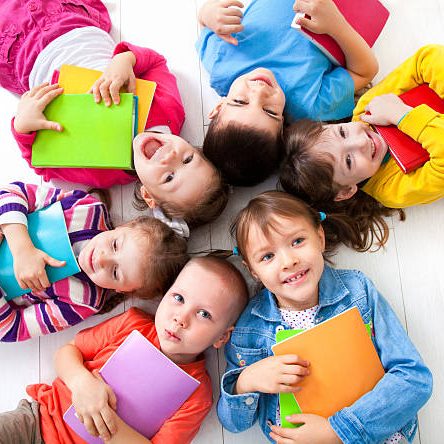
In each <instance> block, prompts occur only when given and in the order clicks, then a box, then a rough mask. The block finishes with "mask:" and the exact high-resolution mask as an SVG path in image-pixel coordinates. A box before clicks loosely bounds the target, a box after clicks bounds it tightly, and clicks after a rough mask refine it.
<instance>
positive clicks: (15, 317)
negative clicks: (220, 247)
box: [0, 182, 187, 342]
mask: <svg viewBox="0 0 444 444" xmlns="http://www.w3.org/2000/svg"><path fill="white" fill-rule="evenodd" d="M58 201H60V202H61V205H62V208H63V213H64V217H65V222H66V226H67V230H68V235H69V239H70V242H71V245H72V249H73V252H74V254H75V256H76V257H77V259H78V263H79V266H80V268H81V271H80V273H77V274H75V275H73V276H71V277H68V278H65V279H62V280H60V281H58V282H54V283H52V284H50V283H49V281H48V278H47V276H46V272H45V265H47V264H48V265H51V266H53V267H61V266H63V265H64V262H62V261H59V260H56V259H55V258H52V257H50V256H48V255H47V254H46V253H45V252H43V251H41V250H39V249H37V248H35V247H34V245H33V243H32V241H31V239H30V237H29V234H28V230H27V214H28V213H32V212H33V211H36V210H38V209H41V208H44V207H47V206H49V205H51V204H53V203H54V202H58ZM0 229H1V231H2V232H3V235H4V236H5V237H6V239H7V241H8V244H9V247H10V249H11V253H12V257H13V261H14V273H15V276H16V279H17V281H18V283H19V285H20V286H21V287H22V288H31V290H32V292H31V293H28V294H25V295H23V296H19V297H17V298H15V299H12V300H10V301H6V299H5V298H4V297H3V296H5V294H4V292H3V290H1V288H0V306H1V308H0V340H1V341H5V342H14V341H23V340H25V339H29V338H31V337H34V336H38V335H44V334H48V333H53V332H56V331H59V330H63V329H65V328H68V327H70V326H71V325H75V324H77V323H79V322H81V321H82V320H83V319H86V318H87V317H89V316H91V315H93V314H96V313H99V312H106V311H109V310H110V309H111V308H112V307H113V306H114V305H116V302H117V301H118V302H120V301H121V300H122V299H123V297H124V296H130V295H133V296H136V297H142V298H146V297H147V296H148V297H151V296H152V295H156V294H163V293H164V291H165V289H166V288H168V286H169V285H170V284H171V282H172V281H173V279H174V278H175V276H176V275H177V273H178V272H179V271H180V269H181V268H182V267H183V265H184V264H185V262H186V260H187V254H186V241H185V240H184V239H182V238H180V237H179V236H177V235H175V233H174V232H173V231H172V230H171V229H170V228H169V227H167V226H166V225H165V224H164V223H162V222H160V221H159V220H157V219H154V218H151V217H141V218H138V219H136V220H134V221H131V222H128V223H127V224H125V225H121V226H119V227H117V228H116V229H114V230H113V229H112V226H111V223H110V220H109V216H108V211H107V209H106V207H105V205H103V203H102V202H100V201H98V200H97V199H95V198H94V197H93V196H91V195H90V194H87V193H85V192H83V191H79V190H76V191H69V192H65V191H62V190H60V189H57V188H46V187H42V186H37V185H28V184H24V183H21V182H15V183H13V184H10V185H8V186H4V187H2V189H1V191H0Z"/></svg>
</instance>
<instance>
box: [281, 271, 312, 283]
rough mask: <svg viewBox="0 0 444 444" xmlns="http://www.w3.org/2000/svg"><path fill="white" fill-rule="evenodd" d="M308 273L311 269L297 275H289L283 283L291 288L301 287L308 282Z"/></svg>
mask: <svg viewBox="0 0 444 444" xmlns="http://www.w3.org/2000/svg"><path fill="white" fill-rule="evenodd" d="M308 272H309V269H306V270H299V271H297V272H296V273H292V274H290V275H288V276H287V277H286V278H285V279H284V280H283V281H282V283H283V284H284V285H290V286H295V285H300V284H302V283H303V282H305V281H306V280H307V276H308Z"/></svg>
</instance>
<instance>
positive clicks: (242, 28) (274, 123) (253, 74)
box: [197, 0, 378, 186]
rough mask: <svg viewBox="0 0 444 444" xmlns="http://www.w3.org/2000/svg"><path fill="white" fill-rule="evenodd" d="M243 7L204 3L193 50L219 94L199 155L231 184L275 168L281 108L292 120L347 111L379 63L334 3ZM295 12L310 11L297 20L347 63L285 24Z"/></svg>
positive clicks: (232, 0)
mask: <svg viewBox="0 0 444 444" xmlns="http://www.w3.org/2000/svg"><path fill="white" fill-rule="evenodd" d="M242 7H243V4H242V3H241V2H240V1H238V0H228V1H222V0H207V2H206V3H205V4H204V5H203V6H202V8H201V10H200V12H199V21H200V24H201V25H202V26H203V27H204V29H203V30H202V33H201V35H200V38H199V41H198V43H197V48H198V51H199V55H200V58H201V59H202V62H203V64H204V66H205V68H206V69H207V71H208V72H209V74H210V83H211V86H212V87H213V88H214V89H215V90H216V92H217V93H218V94H219V95H220V96H224V97H223V98H222V99H221V101H220V102H219V103H218V104H217V105H216V107H215V108H214V109H213V111H211V113H210V119H212V120H211V124H210V126H209V128H208V132H207V135H206V137H205V141H204V146H203V150H204V153H205V155H206V156H207V157H208V158H209V159H210V160H211V161H212V162H213V163H214V164H215V165H216V166H217V167H218V168H220V170H221V171H222V175H223V176H224V177H226V180H227V181H228V182H230V183H233V184H235V185H247V186H248V185H253V184H255V183H258V182H260V181H262V180H263V179H265V178H266V177H267V176H268V175H269V174H270V173H271V172H272V171H273V170H274V169H275V168H276V167H277V165H278V160H279V158H280V146H281V134H282V124H283V119H284V116H283V112H284V106H285V117H286V119H288V120H290V121H292V120H295V119H300V118H303V117H311V118H316V119H318V118H319V119H323V120H336V119H341V118H344V117H347V116H350V115H351V112H352V110H353V96H354V91H355V90H357V89H360V88H362V87H363V86H365V85H367V83H368V82H369V81H370V80H371V79H372V78H373V77H374V75H375V74H376V72H377V70H378V64H377V61H376V59H375V57H374V55H373V53H372V51H371V49H370V48H369V47H368V45H367V43H366V42H365V41H364V40H363V39H362V38H361V36H360V35H359V34H357V33H356V31H355V30H354V29H353V28H352V27H351V26H350V25H349V24H348V23H347V21H346V20H345V19H344V17H343V16H342V14H341V13H340V12H339V10H338V9H337V7H336V5H335V4H334V3H333V1H332V0H297V1H296V2H294V0H279V1H273V2H270V1H269V0H252V1H251V3H250V5H249V6H248V7H247V9H246V10H245V13H244V14H242V12H241V11H240V10H239V9H238V8H242ZM296 11H298V12H302V13H305V14H307V15H309V16H311V20H309V19H308V18H301V19H299V22H298V23H299V24H300V25H302V26H304V27H305V28H307V29H309V30H311V31H314V32H316V33H327V34H330V35H331V36H332V37H333V38H335V40H336V41H337V42H338V43H339V45H340V46H341V48H342V50H343V51H344V53H345V56H346V63H347V66H346V67H345V68H342V67H335V66H334V65H332V63H331V62H330V61H329V60H328V59H327V57H326V56H325V55H324V54H323V53H322V52H321V51H320V50H319V49H318V48H317V47H316V46H314V45H313V44H312V43H311V42H310V41H309V39H307V38H306V37H304V36H303V35H301V33H300V32H298V31H296V30H295V29H293V28H292V27H290V24H291V21H292V19H293V17H294V13H295V12H296ZM241 22H242V23H241ZM233 33H236V37H233V36H232V35H231V34H233ZM284 94H285V95H284Z"/></svg>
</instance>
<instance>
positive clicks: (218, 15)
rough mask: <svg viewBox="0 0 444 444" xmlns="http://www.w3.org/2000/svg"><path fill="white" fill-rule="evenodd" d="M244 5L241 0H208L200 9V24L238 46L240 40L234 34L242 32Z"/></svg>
mask: <svg viewBox="0 0 444 444" xmlns="http://www.w3.org/2000/svg"><path fill="white" fill-rule="evenodd" d="M236 7H237V8H243V7H244V5H243V4H242V2H240V1H239V0H227V1H222V0H207V1H206V2H205V3H204V4H203V5H202V6H201V8H200V10H199V16H198V20H199V24H200V25H201V26H203V27H206V28H209V29H211V30H212V31H213V32H214V33H215V34H216V35H217V36H218V37H219V38H221V39H222V40H224V41H225V42H227V43H231V44H232V45H235V46H237V44H238V41H237V39H236V38H235V37H233V36H232V34H236V33H237V32H241V31H242V30H243V29H244V27H243V26H242V24H241V20H242V16H243V14H242V11H240V10H239V9H237V8H236Z"/></svg>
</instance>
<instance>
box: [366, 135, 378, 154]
mask: <svg viewBox="0 0 444 444" xmlns="http://www.w3.org/2000/svg"><path fill="white" fill-rule="evenodd" d="M368 138H369V139H370V144H371V157H372V160H373V159H374V158H375V156H376V153H377V151H378V149H377V146H376V143H375V139H374V134H372V133H369V134H368Z"/></svg>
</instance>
